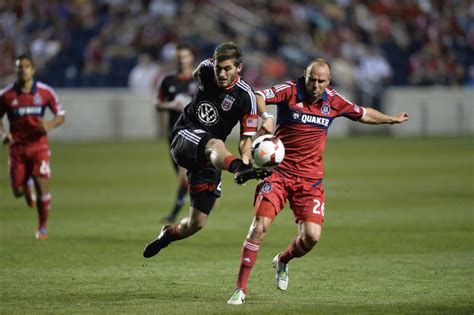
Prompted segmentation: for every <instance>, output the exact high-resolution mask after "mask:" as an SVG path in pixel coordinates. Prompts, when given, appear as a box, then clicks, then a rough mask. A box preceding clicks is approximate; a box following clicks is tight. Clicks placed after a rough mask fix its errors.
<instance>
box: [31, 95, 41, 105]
mask: <svg viewBox="0 0 474 315" xmlns="http://www.w3.org/2000/svg"><path fill="white" fill-rule="evenodd" d="M42 102H43V98H42V97H41V95H39V94H36V95H35V97H34V98H33V104H35V105H41V103H42Z"/></svg>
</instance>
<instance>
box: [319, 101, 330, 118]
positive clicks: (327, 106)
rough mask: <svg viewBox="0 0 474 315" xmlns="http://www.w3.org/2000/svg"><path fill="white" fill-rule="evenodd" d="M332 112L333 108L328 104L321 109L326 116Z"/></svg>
mask: <svg viewBox="0 0 474 315" xmlns="http://www.w3.org/2000/svg"><path fill="white" fill-rule="evenodd" d="M330 112H331V106H330V105H329V104H328V103H324V104H323V106H322V107H321V113H323V114H324V115H329V113H330Z"/></svg>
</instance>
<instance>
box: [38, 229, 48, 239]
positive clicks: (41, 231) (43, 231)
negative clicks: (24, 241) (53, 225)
mask: <svg viewBox="0 0 474 315" xmlns="http://www.w3.org/2000/svg"><path fill="white" fill-rule="evenodd" d="M35 238H36V239H37V240H42V241H44V240H45V239H47V238H48V233H46V228H41V229H39V230H36V232H35Z"/></svg>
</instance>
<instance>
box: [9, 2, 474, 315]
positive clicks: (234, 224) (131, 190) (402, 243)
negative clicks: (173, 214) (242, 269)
mask: <svg viewBox="0 0 474 315" xmlns="http://www.w3.org/2000/svg"><path fill="white" fill-rule="evenodd" d="M473 21H474V5H473V4H472V1H456V0H452V1H434V0H433V1H429V0H418V1H415V0H413V1H409V0H407V1H393V0H383V1H350V0H340V1H304V0H301V1H280V0H275V1H244V0H242V1H217V0H216V1H212V0H200V1H199V0H196V1H165V0H147V1H121V0H110V1H105V0H104V1H87V0H78V1H53V0H44V1H35V0H22V1H15V0H2V1H0V54H1V55H0V57H1V58H0V84H1V85H2V86H4V85H6V84H8V83H10V82H11V81H13V80H14V79H15V76H14V67H13V60H14V56H16V55H18V54H20V53H24V52H29V53H31V55H32V56H33V58H34V60H35V62H36V64H37V68H38V69H37V75H38V76H37V77H38V79H40V80H42V81H44V82H46V83H48V84H50V85H51V86H53V87H54V88H55V89H56V90H57V92H58V94H59V97H60V99H61V101H62V103H63V105H64V106H65V108H66V110H67V120H66V123H65V125H64V126H62V127H60V128H58V129H57V130H54V131H52V133H51V137H52V139H53V141H52V151H53V156H52V168H53V179H52V182H51V190H52V193H53V212H52V215H51V217H52V218H51V225H50V229H49V234H50V239H48V241H47V242H44V243H38V242H35V241H34V239H33V230H34V224H35V214H33V213H32V212H31V211H29V210H28V209H26V207H25V205H24V203H23V201H22V200H15V199H14V198H13V197H12V196H11V192H10V188H9V184H8V175H7V165H6V164H7V163H6V161H7V152H6V150H5V148H2V149H0V162H1V165H2V166H1V169H0V230H1V231H0V245H1V246H0V252H1V255H0V265H1V266H2V268H1V269H0V273H1V277H0V292H1V295H0V301H1V304H0V313H37V312H47V313H51V312H52V313H64V312H80V311H82V312H88V313H104V312H114V313H139V312H146V313H166V314H169V313H182V312H189V313H216V314H222V313H225V312H236V310H235V309H232V308H228V307H226V305H225V300H226V299H227V298H228V297H229V296H230V294H231V293H232V290H233V284H234V279H235V273H236V271H237V267H238V266H237V264H238V257H239V251H240V245H241V242H242V240H243V238H244V237H245V233H246V230H247V228H248V223H249V220H250V217H251V206H250V202H251V198H252V194H253V186H252V185H247V187H241V188H238V187H235V186H234V184H233V183H232V178H231V176H224V179H223V180H224V183H223V187H224V197H223V198H222V200H221V202H220V204H219V207H218V209H216V211H215V213H213V216H212V217H211V218H210V220H209V225H208V226H207V227H206V229H205V230H204V231H202V233H200V235H197V236H196V237H194V238H191V239H189V240H186V241H184V242H182V243H180V244H176V246H172V247H170V248H169V249H167V252H166V253H163V256H162V257H159V258H158V259H155V260H149V261H148V260H147V261H144V260H143V258H141V256H140V255H141V250H142V248H143V245H144V243H145V242H146V241H147V240H149V239H150V237H152V236H154V234H155V233H156V232H157V230H158V229H159V223H158V220H159V218H160V217H161V216H162V215H163V214H164V213H165V212H166V211H167V210H168V208H169V206H170V205H171V202H172V200H171V199H170V198H171V197H172V196H173V194H174V175H173V172H172V169H171V166H170V162H169V156H168V152H167V147H166V142H165V140H164V139H163V137H162V136H163V131H162V128H161V125H160V120H159V119H158V118H157V117H155V112H154V109H153V107H152V105H151V97H152V93H153V90H154V88H156V84H157V82H158V81H159V78H160V77H161V76H162V75H163V74H165V73H167V72H168V71H171V70H172V69H173V67H174V61H173V58H172V56H173V52H174V49H175V46H176V44H177V43H178V42H187V43H190V44H191V45H192V46H193V47H194V48H195V50H196V52H197V54H198V58H197V59H198V60H199V59H200V58H207V57H209V56H210V55H211V54H212V51H213V49H214V48H215V46H216V44H218V43H220V42H222V41H227V40H233V41H235V42H237V43H238V44H239V45H241V46H242V48H243V50H244V62H245V72H244V74H243V76H244V78H245V79H246V80H248V81H249V82H250V83H252V84H253V85H254V86H255V87H256V88H258V87H265V86H269V85H272V84H274V83H276V82H280V81H282V80H285V79H291V78H294V77H296V76H299V75H300V74H301V72H302V69H303V68H304V67H305V65H306V64H307V62H308V61H309V60H310V59H311V58H314V57H324V58H327V59H328V60H330V61H331V63H332V67H333V71H334V73H333V83H334V85H335V87H336V88H337V89H338V90H341V91H343V92H344V94H345V95H346V96H347V97H348V98H349V99H354V100H358V102H359V103H360V104H362V105H367V104H369V102H370V101H371V100H376V103H375V105H378V104H382V106H383V107H382V108H381V109H382V110H383V111H386V112H388V113H391V114H393V113H396V112H398V111H400V110H406V111H408V112H409V114H410V117H411V119H410V121H409V122H408V123H407V124H406V125H404V126H393V127H389V128H384V127H382V128H374V127H372V128H370V129H369V128H363V127H361V126H358V125H355V124H354V123H350V122H345V121H343V120H342V119H341V122H337V124H336V123H335V125H334V127H332V130H330V131H329V135H330V136H331V137H333V138H334V139H331V140H330V141H329V143H328V148H327V152H326V154H325V159H326V166H327V178H326V183H325V186H326V190H327V204H328V206H327V208H328V220H327V223H326V224H325V234H324V237H323V240H322V242H321V244H320V245H318V248H317V249H316V250H315V252H314V253H311V255H309V256H308V257H305V258H304V259H301V260H299V261H297V262H295V263H294V265H292V267H291V268H292V269H290V275H291V277H292V278H291V279H292V280H291V281H292V283H291V284H290V286H293V290H291V288H290V291H288V292H287V294H286V295H285V294H282V293H281V292H276V293H275V291H274V288H273V287H272V278H273V273H272V270H270V268H269V261H271V258H272V257H273V256H274V253H275V252H276V251H278V250H281V249H282V248H283V247H284V246H285V245H286V244H287V243H288V242H289V240H290V239H291V237H293V235H294V233H295V230H294V226H293V223H292V218H291V215H290V214H289V212H288V211H286V212H285V213H283V214H282V215H281V217H279V218H278V219H277V221H276V223H275V225H274V226H273V227H272V229H271V231H270V232H269V235H268V238H267V239H266V241H265V244H263V246H262V252H261V253H260V258H259V261H258V263H257V266H256V268H255V270H254V273H253V275H252V279H251V282H250V284H249V285H250V290H252V291H251V292H252V293H250V295H249V299H248V302H247V305H245V306H244V308H242V309H239V311H240V312H249V313H250V312H252V313H258V314H264V313H268V314H277V313H288V314H289V313H300V314H302V313H308V314H312V313H315V312H316V313H328V312H330V313H334V312H351V313H353V312H355V313H367V312H378V313H380V312H384V313H385V312H388V313H399V312H402V313H406V312H428V313H472V312H473V310H474V302H473V301H474V296H473V293H472V292H474V288H473V284H472V283H474V277H473V267H472V266H473V265H474V264H473V262H474V242H473V239H472V235H473V233H472V232H473V223H474V220H473V212H472V211H473V208H474V207H473V206H474V204H473V203H474V201H473V193H474V180H473V162H472V161H473V160H474V159H473V157H474V154H473V152H474V150H473V141H472V134H473V132H474V123H473V120H474V117H473V116H474V109H473V107H474V106H473V104H472V99H474V92H473V90H474V89H473V87H472V86H473V83H474V80H473V79H474V64H473V63H474V54H473V51H474V22H473ZM377 100H380V101H377ZM375 105H374V106H375ZM336 136H338V137H336ZM78 140H80V141H78ZM231 147H232V148H235V147H236V143H235V139H231ZM301 292H306V294H302V293H301Z"/></svg>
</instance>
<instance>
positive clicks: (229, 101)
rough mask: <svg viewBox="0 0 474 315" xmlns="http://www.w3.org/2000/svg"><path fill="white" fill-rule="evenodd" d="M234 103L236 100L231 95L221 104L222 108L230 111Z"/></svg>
mask: <svg viewBox="0 0 474 315" xmlns="http://www.w3.org/2000/svg"><path fill="white" fill-rule="evenodd" d="M234 102H235V98H233V97H232V96H230V95H226V96H225V98H224V100H223V101H222V103H221V107H222V109H223V110H225V111H228V110H229V109H231V108H232V105H233V104H234Z"/></svg>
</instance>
